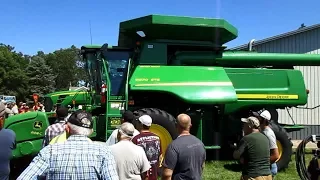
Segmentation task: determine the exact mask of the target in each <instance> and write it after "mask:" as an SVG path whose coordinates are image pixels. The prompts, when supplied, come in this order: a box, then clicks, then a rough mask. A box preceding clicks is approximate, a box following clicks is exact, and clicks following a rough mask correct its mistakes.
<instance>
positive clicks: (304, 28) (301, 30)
mask: <svg viewBox="0 0 320 180" xmlns="http://www.w3.org/2000/svg"><path fill="white" fill-rule="evenodd" d="M317 28H320V24H315V25H312V26H306V27H303V28H299V29H297V30H294V31H289V32H287V33H283V34H279V35H276V36H272V37H269V38H266V39H262V40H258V41H254V44H253V46H257V45H261V44H265V43H268V42H270V41H275V40H278V39H282V38H285V37H288V36H293V35H296V34H299V33H303V32H306V31H311V30H314V29H317ZM248 43H249V41H248ZM247 47H248V44H243V45H240V46H236V47H233V48H230V50H243V49H247Z"/></svg>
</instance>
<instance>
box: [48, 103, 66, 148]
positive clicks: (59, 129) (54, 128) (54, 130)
mask: <svg viewBox="0 0 320 180" xmlns="http://www.w3.org/2000/svg"><path fill="white" fill-rule="evenodd" d="M56 114H57V121H56V122H55V124H52V125H50V126H49V127H48V128H47V129H46V132H45V135H44V139H43V143H42V147H45V146H47V145H48V144H49V143H50V141H51V140H52V139H53V138H54V137H56V136H58V135H60V134H62V133H63V132H64V131H65V124H66V122H67V116H68V109H67V108H65V107H60V108H58V109H57V111H56Z"/></svg>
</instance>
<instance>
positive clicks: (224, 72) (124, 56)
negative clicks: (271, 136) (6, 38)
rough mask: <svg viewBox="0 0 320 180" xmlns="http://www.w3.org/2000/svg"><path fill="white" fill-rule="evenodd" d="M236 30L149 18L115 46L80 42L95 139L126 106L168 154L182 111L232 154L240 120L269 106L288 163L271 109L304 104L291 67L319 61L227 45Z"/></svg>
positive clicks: (215, 147) (123, 26) (126, 25)
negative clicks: (149, 121) (144, 118)
mask: <svg viewBox="0 0 320 180" xmlns="http://www.w3.org/2000/svg"><path fill="white" fill-rule="evenodd" d="M237 35H238V32H237V29H236V28H235V27H233V26H232V25H231V24H229V23H228V22H227V21H225V20H223V19H208V18H193V17H177V16H161V15H150V16H145V17H141V18H137V19H133V20H129V21H125V22H121V23H120V30H119V42H118V46H109V45H108V44H104V45H102V46H101V45H95V46H92V45H90V46H82V47H81V54H82V57H83V58H84V59H85V61H86V67H87V72H88V75H89V78H90V84H91V87H90V91H89V92H90V93H88V94H89V95H90V98H91V101H90V103H91V109H90V111H91V113H92V114H93V116H94V117H95V118H96V121H95V125H96V128H95V133H96V134H95V140H99V141H105V140H106V138H107V137H108V136H109V135H110V133H111V132H112V131H113V130H114V129H115V128H116V127H117V126H118V125H120V117H121V112H122V111H123V110H125V109H129V110H132V111H133V112H134V113H135V114H136V115H142V114H148V115H150V116H151V117H152V118H153V125H152V126H151V131H152V132H154V133H156V134H157V135H159V136H160V138H161V142H162V149H163V150H164V151H165V149H166V148H167V146H168V144H169V143H170V142H171V141H172V140H173V139H175V138H176V137H177V132H176V129H175V121H176V119H175V117H176V116H177V115H178V114H180V113H186V114H189V115H190V116H191V118H192V125H193V126H192V130H191V131H192V132H191V133H192V134H194V135H195V136H197V137H198V138H199V139H201V140H202V141H203V142H204V144H205V147H206V149H208V150H211V151H218V152H220V154H221V155H224V156H228V157H232V156H231V154H230V153H231V152H232V151H230V148H229V147H230V143H232V144H233V143H237V142H238V141H239V139H240V138H241V136H242V129H241V121H240V118H241V117H247V116H249V114H250V111H252V110H260V109H262V108H266V109H268V110H270V112H271V113H272V119H273V120H274V121H273V122H272V128H273V129H274V131H275V133H276V136H277V139H278V145H279V151H280V158H279V160H278V162H277V164H278V167H279V169H284V168H285V167H287V165H288V163H289V161H290V158H291V153H292V149H291V148H292V143H291V141H290V139H289V137H288V135H287V133H286V130H285V129H284V128H283V127H281V126H280V125H279V124H278V123H277V118H278V113H277V110H276V109H283V108H286V107H294V106H299V105H304V104H306V103H307V97H308V94H307V91H306V87H305V83H304V80H303V76H302V73H301V72H300V71H298V70H294V69H293V68H292V66H298V65H319V64H320V56H318V55H309V54H308V55H307V54H304V55H301V54H266V53H255V52H241V51H227V50H225V48H226V47H224V46H223V44H225V43H227V42H229V41H231V40H233V39H235V38H236V37H237ZM11 123H13V122H10V121H9V122H8V123H6V125H7V127H9V128H10V127H11V126H12V125H10V124H11ZM44 124H45V122H44ZM30 128H32V127H31V126H30ZM29 133H30V132H29ZM25 141H33V140H32V139H23V140H22V139H21V143H27V142H25ZM37 147H38V146H37ZM222 149H223V150H222ZM211 151H210V152H211ZM33 152H36V150H35V151H33Z"/></svg>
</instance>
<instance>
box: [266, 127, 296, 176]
mask: <svg viewBox="0 0 320 180" xmlns="http://www.w3.org/2000/svg"><path fill="white" fill-rule="evenodd" d="M270 125H271V128H272V130H273V131H274V134H275V135H276V138H277V146H278V151H279V159H278V160H277V161H276V163H277V166H278V171H281V170H284V169H286V168H287V167H288V165H289V163H290V161H291V156H292V145H293V144H292V142H291V138H290V137H289V136H288V133H287V131H286V130H285V129H284V128H283V127H281V126H280V125H279V124H277V123H275V122H273V121H271V123H270Z"/></svg>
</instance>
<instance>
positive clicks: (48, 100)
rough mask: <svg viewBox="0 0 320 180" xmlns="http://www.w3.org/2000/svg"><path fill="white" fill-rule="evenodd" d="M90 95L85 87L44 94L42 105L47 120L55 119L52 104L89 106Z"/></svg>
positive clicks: (75, 106) (75, 107) (72, 106)
mask: <svg viewBox="0 0 320 180" xmlns="http://www.w3.org/2000/svg"><path fill="white" fill-rule="evenodd" d="M90 103H91V96H90V95H89V94H88V92H87V90H86V89H79V90H71V91H58V92H53V93H50V94H46V95H45V96H44V107H45V111H46V113H47V116H48V117H49V119H50V120H49V121H50V122H51V121H54V120H55V117H56V115H55V112H54V111H53V110H54V106H57V107H59V106H64V107H68V106H70V107H71V108H72V109H77V107H78V106H79V105H82V106H87V107H86V109H88V108H90Z"/></svg>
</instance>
